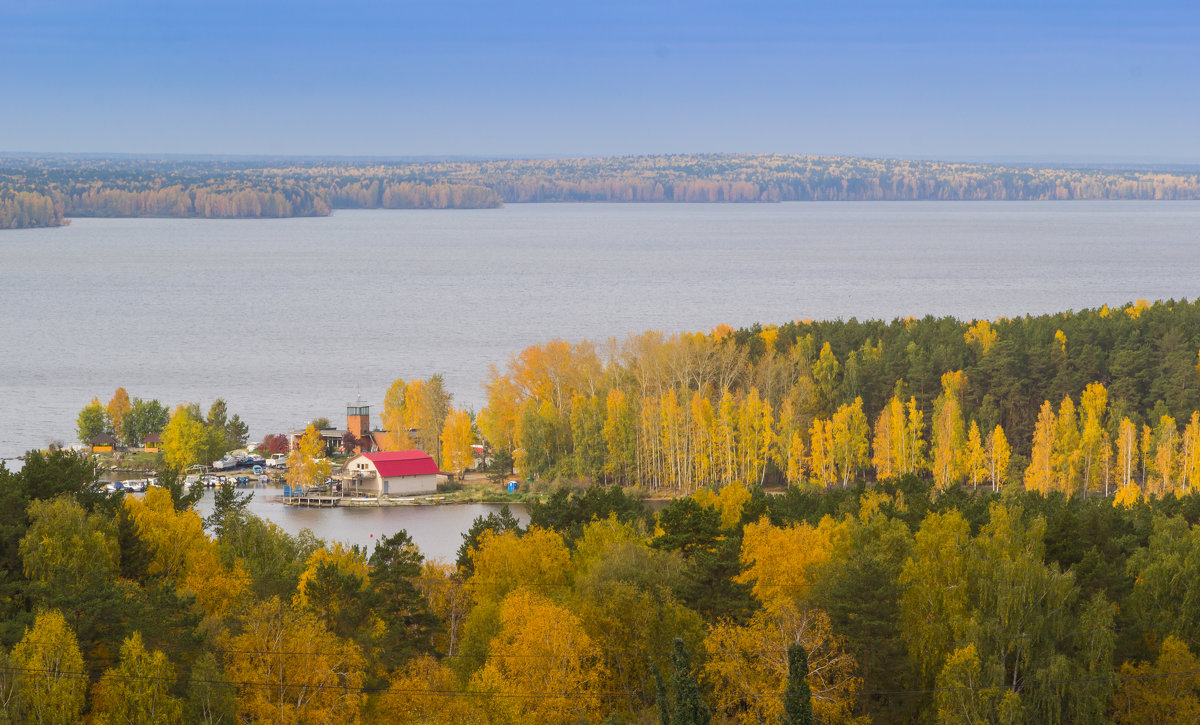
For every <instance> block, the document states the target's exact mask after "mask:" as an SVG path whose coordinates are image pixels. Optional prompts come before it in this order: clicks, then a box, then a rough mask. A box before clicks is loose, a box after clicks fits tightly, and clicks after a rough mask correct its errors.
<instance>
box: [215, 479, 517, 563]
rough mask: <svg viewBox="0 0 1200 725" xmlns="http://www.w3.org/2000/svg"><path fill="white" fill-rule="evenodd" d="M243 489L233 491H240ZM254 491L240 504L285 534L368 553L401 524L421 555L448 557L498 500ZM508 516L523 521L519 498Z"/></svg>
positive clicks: (452, 556)
mask: <svg viewBox="0 0 1200 725" xmlns="http://www.w3.org/2000/svg"><path fill="white" fill-rule="evenodd" d="M246 492H247V491H239V493H246ZM249 492H252V493H253V494H254V497H253V498H252V499H250V504H249V505H248V506H247V507H246V509H247V510H248V511H249V512H250V513H252V514H254V515H255V516H258V517H260V518H264V519H267V520H269V521H273V522H275V523H276V524H278V525H279V527H280V528H281V529H283V530H284V531H286V532H288V533H289V534H292V535H295V534H299V533H300V531H301V530H303V529H312V531H313V532H314V533H315V534H316V535H317V536H320V537H321V538H323V539H325V540H327V541H341V542H344V543H347V544H358V545H359V546H362V547H364V548H365V549H366V550H367V554H368V555H370V553H371V551H373V550H374V548H375V542H376V541H377V540H379V539H380V538H381V537H385V536H391V535H392V534H394V533H396V532H397V531H399V530H401V529H404V530H405V531H407V532H408V534H409V536H411V537H412V539H413V541H414V542H416V544H417V546H418V547H420V549H421V553H422V554H424V555H425V558H427V559H442V560H443V561H447V562H454V560H455V559H456V558H458V547H460V546H462V543H463V539H462V532H464V531H466V530H467V529H469V528H471V524H472V522H474V521H475V518H476V517H478V516H487V515H488V514H490V513H492V512H494V511H499V510H500V509H501V508H502V506H503V504H490V503H471V504H453V505H445V506H387V507H379V508H369V507H365V506H364V507H337V508H331V509H316V508H301V507H299V506H285V505H284V504H283V503H280V502H279V501H278V500H277V498H278V497H279V496H281V495H282V494H283V489H281V488H278V487H273V488H257V489H250V490H249ZM212 504H213V491H212V489H209V490H206V491H205V492H204V496H203V498H201V499H200V501H199V503H197V504H196V510H197V512H199V514H200V515H201V516H207V515H209V514H210V513H212ZM509 509H510V510H511V511H512V514H513V516H515V517H517V519H518V520H519V521H520V522H521V523H522V524H528V523H529V513H528V511H527V510H526V508H525V506H524V505H523V504H509Z"/></svg>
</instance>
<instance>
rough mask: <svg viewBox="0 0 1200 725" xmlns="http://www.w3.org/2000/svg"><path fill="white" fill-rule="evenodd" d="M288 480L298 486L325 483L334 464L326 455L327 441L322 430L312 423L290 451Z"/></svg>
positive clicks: (305, 486)
mask: <svg viewBox="0 0 1200 725" xmlns="http://www.w3.org/2000/svg"><path fill="white" fill-rule="evenodd" d="M287 465H288V470H287V474H286V478H287V482H288V483H289V484H291V485H292V486H295V487H298V488H308V487H309V486H316V485H318V484H321V483H324V482H325V479H327V478H328V477H329V471H330V470H331V469H332V466H333V464H332V463H331V462H330V461H329V459H328V458H326V457H325V441H324V439H322V438H321V431H319V430H317V429H316V428H315V427H313V426H312V425H310V426H308V428H306V429H305V431H304V436H303V437H302V438H301V439H300V441H299V443H298V444H297V445H296V446H295V447H294V448H292V450H291V451H290V452H289V453H288V459H287Z"/></svg>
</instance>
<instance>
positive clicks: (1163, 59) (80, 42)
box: [0, 0, 1200, 163]
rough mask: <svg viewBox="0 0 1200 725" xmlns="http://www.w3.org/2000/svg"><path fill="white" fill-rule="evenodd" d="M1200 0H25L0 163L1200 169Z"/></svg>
mask: <svg viewBox="0 0 1200 725" xmlns="http://www.w3.org/2000/svg"><path fill="white" fill-rule="evenodd" d="M1197 69H1200V3H1197V2H1194V1H1192V2H1175V3H1167V2H1131V1H1127V2H1119V3H1118V2H1105V1H1103V0H1098V1H1094V2H1024V1H1023V0H1010V1H1008V2H971V1H969V0H957V1H956V2H909V3H900V2H894V1H892V2H873V1H867V2H821V3H809V2H802V1H798V0H797V1H793V2H765V1H764V2H759V1H756V0H727V1H725V2H707V1H705V2H687V3H685V2H654V1H653V0H642V1H640V2H636V1H635V2H627V1H625V0H612V1H610V2H590V3H579V2H574V1H573V0H558V1H557V2H540V1H529V0H515V1H511V2H506V3H500V2H482V1H479V0H433V1H431V2H424V3H410V2H377V3H366V2H358V1H357V0H338V1H336V2H335V1H325V0H239V1H238V2H227V1H226V0H203V1H201V0H196V1H193V2H177V1H174V0H154V1H146V0H127V1H123V0H109V1H107V2H99V1H84V0H52V1H48V0H0V98H2V99H4V100H3V101H2V102H0V150H3V151H27V152H127V153H148V154H161V153H180V154H189V153H212V154H313V155H325V154H339V155H455V154H461V155H483V156H532V155H542V156H553V155H608V154H648V153H666V152H737V151H757V152H785V153H828V154H856V155H872V156H897V157H915V158H937V159H997V160H1015V159H1026V160H1040V161H1050V160H1065V161H1130V160H1141V161H1151V162H1179V163H1197V162H1200V133H1197V129H1200V81H1198V80H1197Z"/></svg>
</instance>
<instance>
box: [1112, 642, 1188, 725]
mask: <svg viewBox="0 0 1200 725" xmlns="http://www.w3.org/2000/svg"><path fill="white" fill-rule="evenodd" d="M1118 676H1119V677H1120V681H1121V684H1120V687H1118V688H1117V691H1116V693H1115V694H1114V695H1113V698H1112V710H1111V712H1112V717H1113V720H1114V721H1115V722H1117V723H1120V724H1121V725H1126V724H1128V725H1135V724H1136V725H1141V723H1162V724H1163V725H1184V723H1195V722H1200V660H1197V659H1196V656H1195V655H1193V654H1192V653H1191V650H1189V649H1188V646H1187V644H1185V643H1184V642H1183V641H1182V640H1180V639H1179V638H1177V637H1175V636H1173V635H1170V636H1168V637H1167V638H1166V639H1164V640H1163V642H1162V647H1161V649H1160V650H1159V653H1158V658H1157V659H1155V661H1154V664H1150V663H1149V662H1140V663H1137V664H1131V663H1129V662H1126V663H1124V664H1123V665H1121V669H1120V672H1119V675H1118Z"/></svg>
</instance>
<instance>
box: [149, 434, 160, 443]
mask: <svg viewBox="0 0 1200 725" xmlns="http://www.w3.org/2000/svg"><path fill="white" fill-rule="evenodd" d="M145 442H146V443H162V436H161V435H159V434H158V433H151V434H150V435H148V436H146V441H145Z"/></svg>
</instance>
